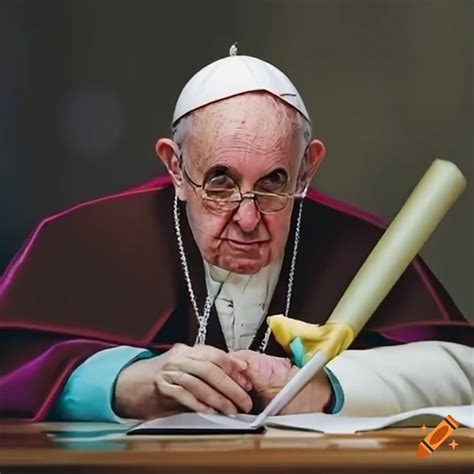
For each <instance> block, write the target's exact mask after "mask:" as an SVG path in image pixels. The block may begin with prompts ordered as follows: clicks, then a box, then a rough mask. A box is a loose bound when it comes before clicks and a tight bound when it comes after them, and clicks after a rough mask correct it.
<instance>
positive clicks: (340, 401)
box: [324, 367, 344, 415]
mask: <svg viewBox="0 0 474 474" xmlns="http://www.w3.org/2000/svg"><path fill="white" fill-rule="evenodd" d="M324 371H325V372H326V375H327V377H328V380H329V383H330V384H331V387H332V393H333V395H334V396H333V401H332V404H331V406H330V407H329V410H328V411H329V413H330V414H331V415H335V414H336V413H339V412H340V411H341V410H342V407H343V406H344V390H343V389H342V386H341V384H340V383H339V379H338V378H337V377H336V376H335V375H334V373H333V372H332V371H331V370H329V369H328V368H327V367H324Z"/></svg>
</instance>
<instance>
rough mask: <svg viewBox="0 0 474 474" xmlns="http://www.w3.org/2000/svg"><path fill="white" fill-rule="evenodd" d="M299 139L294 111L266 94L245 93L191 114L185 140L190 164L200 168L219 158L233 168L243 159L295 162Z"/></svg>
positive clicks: (300, 140) (298, 120) (298, 122)
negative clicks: (271, 159)
mask: <svg viewBox="0 0 474 474" xmlns="http://www.w3.org/2000/svg"><path fill="white" fill-rule="evenodd" d="M301 138H302V135H301V118H300V117H299V116H298V112H296V111H295V110H294V109H292V108H291V107H290V106H288V105H286V104H284V103H283V102H282V101H280V100H279V99H277V98H275V97H273V96H272V95H270V94H265V93H249V94H242V95H239V96H236V97H232V98H229V99H226V100H223V101H220V102H217V103H214V104H210V105H208V106H206V107H203V108H202V109H199V110H197V111H195V112H194V113H192V114H191V115H190V116H189V118H188V119H187V124H186V137H185V140H186V148H187V152H188V153H189V154H191V155H192V156H193V161H195V163H194V164H195V165H198V166H199V168H201V169H202V168H205V167H207V166H212V165H213V164H215V162H216V160H222V159H223V160H225V161H231V162H232V161H235V162H236V165H237V164H238V162H240V161H241V160H245V159H254V160H259V159H265V157H273V160H275V159H277V158H278V159H279V160H283V161H285V160H292V159H296V158H297V157H298V155H299V153H300V149H301V144H302V139H301ZM254 163H255V164H257V161H255V162H254Z"/></svg>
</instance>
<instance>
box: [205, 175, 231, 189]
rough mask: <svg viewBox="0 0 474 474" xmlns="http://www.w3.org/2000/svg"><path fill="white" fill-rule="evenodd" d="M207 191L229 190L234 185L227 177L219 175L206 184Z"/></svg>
mask: <svg viewBox="0 0 474 474" xmlns="http://www.w3.org/2000/svg"><path fill="white" fill-rule="evenodd" d="M206 188H207V189H230V188H235V183H234V181H233V180H232V179H230V178H229V177H228V176H227V175H225V174H221V175H218V176H214V177H213V178H211V179H209V180H208V181H207V183H206Z"/></svg>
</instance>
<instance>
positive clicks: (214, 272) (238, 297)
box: [204, 255, 283, 350]
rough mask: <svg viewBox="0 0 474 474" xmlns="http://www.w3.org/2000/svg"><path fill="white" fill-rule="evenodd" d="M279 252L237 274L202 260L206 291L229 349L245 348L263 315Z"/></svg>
mask: <svg viewBox="0 0 474 474" xmlns="http://www.w3.org/2000/svg"><path fill="white" fill-rule="evenodd" d="M282 264H283V255H281V256H280V257H279V258H277V259H276V260H275V261H274V262H272V263H271V264H270V265H267V266H266V267H264V268H262V269H261V270H260V271H259V272H258V273H256V274H254V275H241V274H238V273H232V272H229V271H228V270H224V269H222V268H219V267H216V266H215V265H211V264H209V263H207V262H206V261H204V269H205V275H206V286H207V291H208V293H209V295H210V296H211V298H213V299H215V302H214V304H215V307H216V310H217V314H218V316H219V321H220V323H221V327H222V332H223V333H224V336H225V339H226V343H227V347H228V348H229V349H231V350H237V349H247V348H248V347H249V346H250V344H251V342H252V340H253V337H254V336H255V333H256V332H257V330H258V328H259V327H260V325H261V324H262V322H263V319H264V317H265V316H266V315H267V312H268V308H269V306H270V302H271V300H272V298H273V293H274V291H275V287H276V285H277V282H278V278H279V276H280V271H281V267H282Z"/></svg>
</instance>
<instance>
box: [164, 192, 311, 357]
mask: <svg viewBox="0 0 474 474" xmlns="http://www.w3.org/2000/svg"><path fill="white" fill-rule="evenodd" d="M303 201H304V199H301V201H300V205H299V209H298V217H297V219H296V228H295V242H294V244H293V255H292V257H291V264H290V273H289V275H288V288H287V293H286V308H285V313H284V314H285V316H286V317H288V314H289V312H290V305H291V296H292V293H293V281H294V276H295V268H296V255H297V254H298V244H299V241H300V229H301V215H302V213H303ZM173 218H174V229H175V233H176V240H177V242H178V251H179V258H180V260H181V266H182V268H183V272H184V278H185V280H186V286H187V288H188V294H189V299H190V300H191V305H192V307H193V310H194V314H195V315H196V320H197V322H198V332H197V336H196V341H195V344H205V343H206V335H207V323H208V320H209V316H210V314H211V309H212V305H213V304H214V301H213V299H212V298H211V296H210V295H209V292H208V293H207V296H206V301H205V303H204V308H203V312H202V314H201V313H200V312H199V308H198V305H197V301H196V296H195V294H194V290H193V285H192V282H191V275H190V273H189V267H188V260H187V258H186V254H185V252H184V244H183V237H182V234H181V225H180V214H179V207H178V197H177V196H176V194H175V196H174V202H173ZM270 334H271V331H270V328H267V330H266V332H265V336H264V337H263V339H262V342H261V343H260V347H259V349H258V350H259V352H265V350H266V348H267V345H268V340H269V339H270Z"/></svg>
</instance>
